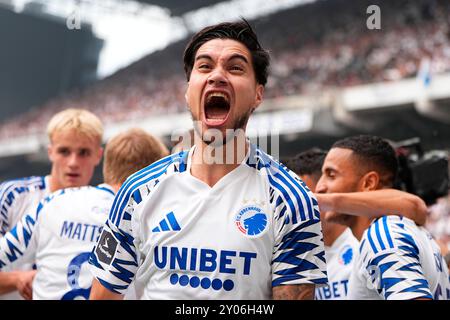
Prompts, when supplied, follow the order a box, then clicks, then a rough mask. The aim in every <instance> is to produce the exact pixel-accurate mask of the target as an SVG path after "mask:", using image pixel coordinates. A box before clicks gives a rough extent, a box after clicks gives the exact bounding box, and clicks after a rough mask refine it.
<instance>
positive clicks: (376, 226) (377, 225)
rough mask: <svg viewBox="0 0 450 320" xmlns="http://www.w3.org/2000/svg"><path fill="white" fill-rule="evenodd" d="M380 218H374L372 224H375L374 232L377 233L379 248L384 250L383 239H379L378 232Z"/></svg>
mask: <svg viewBox="0 0 450 320" xmlns="http://www.w3.org/2000/svg"><path fill="white" fill-rule="evenodd" d="M379 222H380V219H378V220H376V221H375V222H374V223H373V224H374V225H375V233H376V235H377V239H378V243H379V244H380V246H381V250H386V247H385V246H384V243H383V240H382V239H381V234H380V223H379Z"/></svg>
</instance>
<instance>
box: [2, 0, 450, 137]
mask: <svg viewBox="0 0 450 320" xmlns="http://www.w3.org/2000/svg"><path fill="white" fill-rule="evenodd" d="M380 3H381V30H372V31H370V30H368V29H367V27H366V19H367V17H368V15H367V14H366V12H365V9H366V8H367V6H368V5H370V1H366V0H359V1H352V2H351V3H348V2H345V3H344V1H342V0H340V1H335V2H333V3H329V2H327V1H325V2H323V1H321V2H317V3H313V4H310V5H306V6H302V7H301V8H294V9H291V10H287V11H285V12H279V13H275V14H273V15H271V16H269V17H264V18H261V19H259V20H256V21H255V25H256V26H257V29H258V31H259V32H260V34H261V42H262V43H263V44H265V45H266V47H268V48H269V50H270V51H271V55H272V61H273V62H272V66H271V76H270V77H269V81H268V84H267V86H266V93H265V97H266V98H269V99H270V98H277V97H282V96H289V95H296V94H304V93H308V92H317V91H323V90H326V89H327V88H335V87H346V86H353V85H360V84H365V83H372V82H381V81H395V80H400V79H404V78H410V77H414V76H416V75H417V74H418V72H419V71H420V68H421V64H422V62H423V61H425V60H429V61H430V62H431V63H430V73H431V74H435V73H442V72H447V71H450V5H449V3H448V2H447V1H434V0H421V1H414V2H411V1H396V2H393V1H381V2H380ZM317 17H320V19H319V22H318V19H317ZM280 34H282V35H283V37H280V36H279V35H280ZM184 44H185V42H184V41H182V42H180V43H176V44H174V45H171V46H169V47H168V48H166V49H165V50H163V51H161V52H157V53H154V54H150V55H149V56H147V57H145V58H143V59H141V60H140V61H138V62H136V63H134V64H133V65H131V66H130V67H127V68H125V69H124V70H120V71H118V72H116V73H115V74H114V75H112V76H110V77H108V78H106V79H104V80H101V81H99V82H98V83H97V84H94V85H93V86H91V87H88V88H85V89H81V90H76V91H73V92H71V93H68V94H65V95H63V96H62V97H59V98H55V99H52V100H50V101H48V102H47V103H45V104H44V105H42V106H36V107H35V108H33V109H32V111H30V112H28V113H26V114H21V115H20V116H18V117H16V118H12V119H7V121H4V122H3V123H2V124H1V125H0V140H4V139H7V138H11V137H17V136H20V135H27V134H36V133H42V128H43V126H44V125H45V123H46V122H47V121H48V120H49V119H50V117H51V115H52V114H54V113H55V112H57V111H59V110H63V109H65V108H71V107H82V108H86V109H88V110H91V111H93V112H95V113H96V114H98V115H99V116H100V117H101V118H102V119H103V120H104V121H105V123H106V124H110V123H114V122H120V121H127V120H135V119H141V118H142V117H150V116H153V115H163V114H169V113H177V112H182V111H186V105H185V102H184V91H185V88H186V80H185V79H184V77H183V76H182V75H181V72H180V71H181V70H182V66H181V64H180V62H179V61H178V60H179V59H178V57H179V56H180V55H181V50H182V49H181V48H182V46H183V45H184Z"/></svg>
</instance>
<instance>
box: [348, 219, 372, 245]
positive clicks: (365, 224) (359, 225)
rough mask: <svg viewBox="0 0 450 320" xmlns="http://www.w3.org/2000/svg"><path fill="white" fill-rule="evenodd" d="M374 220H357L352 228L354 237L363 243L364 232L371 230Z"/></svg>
mask: <svg viewBox="0 0 450 320" xmlns="http://www.w3.org/2000/svg"><path fill="white" fill-rule="evenodd" d="M372 220H373V219H369V218H366V217H358V218H357V219H356V220H355V223H354V224H353V225H352V226H350V229H351V230H352V233H353V235H354V236H355V237H356V239H358V241H361V238H362V236H363V234H364V231H366V230H367V228H369V226H370V224H371V223H372Z"/></svg>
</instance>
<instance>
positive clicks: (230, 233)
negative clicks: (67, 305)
mask: <svg viewBox="0 0 450 320" xmlns="http://www.w3.org/2000/svg"><path fill="white" fill-rule="evenodd" d="M184 61H185V71H186V75H187V79H188V88H187V92H186V101H187V104H188V107H189V109H190V111H191V114H192V117H193V120H194V130H195V138H194V142H195V146H194V147H193V148H191V149H190V151H189V152H182V153H179V154H175V155H172V156H170V157H168V158H165V159H163V160H161V161H159V162H157V163H155V164H153V165H152V166H150V167H148V168H146V169H144V170H142V171H140V172H139V173H136V174H135V175H133V176H131V177H130V178H129V179H128V180H127V181H126V182H125V184H124V185H123V186H122V188H121V190H120V191H119V193H118V194H117V196H116V199H115V202H114V205H113V208H112V211H111V213H110V216H109V219H108V221H107V223H106V225H105V227H104V229H103V233H102V236H101V238H100V241H99V243H98V244H97V247H96V249H95V250H94V252H93V254H92V255H91V258H90V263H91V264H92V271H93V273H94V274H95V276H96V278H97V280H94V284H93V286H92V292H91V298H94V299H97V298H106V299H108V298H110V299H111V298H121V294H123V292H124V291H125V290H126V288H127V287H128V285H129V284H130V282H131V281H132V280H133V279H135V286H136V291H137V297H138V298H142V299H155V298H156V299H268V298H272V297H273V298H284V299H288V298H290V299H303V298H309V299H312V298H313V295H314V287H315V285H323V284H325V283H326V282H327V278H326V265H325V257H324V250H323V242H322V231H321V227H320V218H319V211H318V205H317V202H316V200H315V198H314V196H313V194H312V193H311V192H310V191H308V190H307V189H306V187H305V185H304V183H303V182H302V181H301V180H300V179H299V178H298V177H297V176H296V175H295V174H294V173H292V172H291V171H290V170H288V169H286V168H285V167H284V166H283V165H281V164H279V163H278V162H277V161H275V160H274V159H273V158H272V157H270V156H268V155H267V154H265V153H264V152H263V151H261V150H259V149H258V148H256V147H255V146H252V145H251V144H250V143H249V142H248V141H247V140H246V138H245V128H246V124H247V121H248V119H249V116H250V114H251V113H252V112H253V110H255V109H256V108H257V107H258V105H259V104H260V103H261V101H262V96H263V90H264V85H265V83H266V81H267V67H268V64H269V58H268V54H267V53H266V52H265V51H264V50H263V49H262V48H261V46H260V45H259V43H258V40H257V37H256V35H255V34H254V32H253V30H252V29H251V27H250V25H249V24H248V23H247V22H245V21H242V22H237V23H223V24H219V25H215V26H211V27H208V28H205V29H203V30H202V31H200V32H199V33H197V34H196V35H194V37H193V38H192V40H191V41H190V43H189V44H188V46H187V48H186V50H185V55H184ZM227 129H228V130H227ZM211 160H212V161H211ZM106 243H107V244H108V246H107V247H105V246H104V244H106Z"/></svg>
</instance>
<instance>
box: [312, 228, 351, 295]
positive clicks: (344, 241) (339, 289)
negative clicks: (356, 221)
mask: <svg viewBox="0 0 450 320" xmlns="http://www.w3.org/2000/svg"><path fill="white" fill-rule="evenodd" d="M358 248H359V241H358V239H356V238H355V236H354V235H353V233H352V231H351V230H350V229H349V228H347V229H345V231H344V232H343V233H342V234H341V235H340V236H339V237H338V238H337V239H336V240H335V241H334V242H333V244H332V245H331V247H325V257H326V260H327V275H328V285H327V286H323V287H320V288H316V292H315V299H316V300H345V299H347V293H348V281H349V279H350V274H351V272H352V269H353V262H354V261H355V255H356V252H357V251H358Z"/></svg>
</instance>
